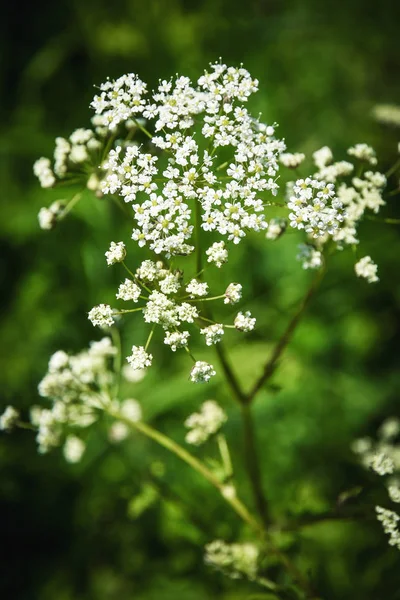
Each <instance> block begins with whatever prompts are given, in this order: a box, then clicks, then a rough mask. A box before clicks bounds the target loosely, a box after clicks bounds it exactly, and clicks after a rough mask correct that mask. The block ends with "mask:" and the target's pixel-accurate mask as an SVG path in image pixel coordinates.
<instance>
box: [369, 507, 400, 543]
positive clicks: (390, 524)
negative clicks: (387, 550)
mask: <svg viewBox="0 0 400 600" xmlns="http://www.w3.org/2000/svg"><path fill="white" fill-rule="evenodd" d="M375 508H376V513H377V519H378V521H380V522H381V523H382V527H383V531H384V532H385V533H387V534H388V536H389V544H390V545H391V546H395V547H396V548H398V549H399V550H400V530H399V521H400V516H399V515H398V514H397V513H395V512H394V511H392V510H388V509H387V508H382V507H381V506H376V507H375Z"/></svg>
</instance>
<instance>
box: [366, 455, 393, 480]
mask: <svg viewBox="0 0 400 600" xmlns="http://www.w3.org/2000/svg"><path fill="white" fill-rule="evenodd" d="M370 467H371V469H372V470H373V471H375V473H378V475H389V474H391V473H393V472H394V462H393V460H392V459H391V458H390V457H389V456H387V455H386V454H385V453H384V452H379V453H378V454H375V455H374V456H373V457H372V459H371V461H370Z"/></svg>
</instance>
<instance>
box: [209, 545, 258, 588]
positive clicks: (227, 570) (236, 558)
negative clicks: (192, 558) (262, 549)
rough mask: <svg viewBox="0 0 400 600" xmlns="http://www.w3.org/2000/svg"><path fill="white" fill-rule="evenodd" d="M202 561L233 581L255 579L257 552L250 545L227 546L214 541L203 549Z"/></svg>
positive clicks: (253, 546) (255, 548)
mask: <svg viewBox="0 0 400 600" xmlns="http://www.w3.org/2000/svg"><path fill="white" fill-rule="evenodd" d="M204 560H205V562H206V563H207V564H209V565H211V566H212V567H214V568H216V569H219V570H221V571H222V572H223V573H224V574H225V575H228V576H229V577H232V578H233V579H239V578H242V577H247V578H248V579H250V580H254V579H256V577H257V571H258V560H259V550H258V548H257V546H255V545H254V544H251V543H242V544H227V543H226V542H224V541H222V540H215V541H213V542H211V543H210V544H207V546H206V547H205V556H204Z"/></svg>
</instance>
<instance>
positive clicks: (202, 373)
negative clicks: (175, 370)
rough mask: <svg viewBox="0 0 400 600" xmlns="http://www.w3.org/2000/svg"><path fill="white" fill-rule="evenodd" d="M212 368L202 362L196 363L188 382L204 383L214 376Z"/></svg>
mask: <svg viewBox="0 0 400 600" xmlns="http://www.w3.org/2000/svg"><path fill="white" fill-rule="evenodd" d="M215 374H216V373H215V371H214V367H213V366H212V365H210V364H209V363H206V362H204V361H202V360H198V361H196V363H195V365H194V367H193V368H192V370H191V371H190V380H191V381H193V383H206V382H208V381H210V379H211V377H213V376H214V375H215Z"/></svg>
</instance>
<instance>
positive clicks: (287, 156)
mask: <svg viewBox="0 0 400 600" xmlns="http://www.w3.org/2000/svg"><path fill="white" fill-rule="evenodd" d="M305 157H306V155H305V154H302V153H301V152H295V154H291V153H290V152H284V153H283V154H281V155H280V157H279V160H280V161H281V163H282V164H283V166H284V167H288V169H297V167H299V166H300V165H301V163H302V162H303V160H304V159H305Z"/></svg>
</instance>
